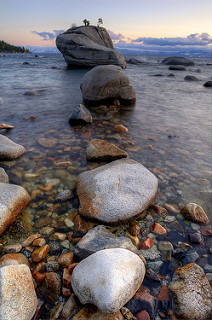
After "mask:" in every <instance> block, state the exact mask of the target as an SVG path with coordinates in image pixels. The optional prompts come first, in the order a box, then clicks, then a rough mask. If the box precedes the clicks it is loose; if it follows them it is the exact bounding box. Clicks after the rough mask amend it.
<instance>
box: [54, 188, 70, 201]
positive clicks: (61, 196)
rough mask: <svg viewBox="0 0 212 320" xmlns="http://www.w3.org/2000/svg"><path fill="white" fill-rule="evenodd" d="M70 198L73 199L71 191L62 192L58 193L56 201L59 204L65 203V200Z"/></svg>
mask: <svg viewBox="0 0 212 320" xmlns="http://www.w3.org/2000/svg"><path fill="white" fill-rule="evenodd" d="M71 198H73V193H72V191H71V190H64V191H62V192H60V193H59V194H58V195H57V197H56V199H55V200H56V201H60V202H65V201H67V200H70V199H71Z"/></svg>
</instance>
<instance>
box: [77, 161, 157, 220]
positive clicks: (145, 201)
mask: <svg viewBox="0 0 212 320" xmlns="http://www.w3.org/2000/svg"><path fill="white" fill-rule="evenodd" d="M157 186H158V180H157V178H156V177H155V175H154V174H152V173H151V172H150V171H149V170H148V169H146V168H145V167H144V166H142V164H140V163H139V162H136V161H134V160H131V159H121V160H116V161H113V162H112V163H109V164H106V165H104V166H101V167H99V168H96V169H93V170H89V171H85V172H82V173H81V174H80V175H79V177H78V180H77V194H78V196H79V200H80V208H79V212H80V214H82V215H83V216H86V217H90V218H93V219H97V220H99V221H103V222H107V223H117V222H120V221H125V220H129V219H131V218H132V217H134V216H137V215H138V214H140V213H141V212H142V211H144V210H145V209H146V208H147V207H148V206H149V204H150V203H151V202H152V201H153V200H154V198H155V196H156V192H157Z"/></svg>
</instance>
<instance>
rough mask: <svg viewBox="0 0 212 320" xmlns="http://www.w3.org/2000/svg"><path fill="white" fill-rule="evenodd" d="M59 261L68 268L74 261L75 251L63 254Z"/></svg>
mask: <svg viewBox="0 0 212 320" xmlns="http://www.w3.org/2000/svg"><path fill="white" fill-rule="evenodd" d="M58 263H59V264H60V265H61V267H63V268H68V267H69V266H70V265H71V264H72V263H74V254H73V252H68V253H64V254H62V255H61V256H60V257H59V258H58Z"/></svg>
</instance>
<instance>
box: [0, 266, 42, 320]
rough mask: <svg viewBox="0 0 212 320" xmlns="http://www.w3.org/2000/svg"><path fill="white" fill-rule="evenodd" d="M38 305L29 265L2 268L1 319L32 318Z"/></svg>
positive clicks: (27, 319)
mask: <svg viewBox="0 0 212 320" xmlns="http://www.w3.org/2000/svg"><path fill="white" fill-rule="evenodd" d="M36 307H37V296H36V293H35V289H34V285H33V281H32V275H31V272H30V269H29V267H28V266H26V265H25V264H20V265H10V266H5V267H2V268H0V319H1V320H31V319H32V317H33V315H34V313H35V310H36Z"/></svg>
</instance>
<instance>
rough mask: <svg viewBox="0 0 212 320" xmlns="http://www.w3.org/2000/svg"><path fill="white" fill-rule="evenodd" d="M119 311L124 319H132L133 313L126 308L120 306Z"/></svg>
mask: <svg viewBox="0 0 212 320" xmlns="http://www.w3.org/2000/svg"><path fill="white" fill-rule="evenodd" d="M120 311H121V314H122V315H123V316H124V319H126V320H133V314H132V313H131V312H130V310H129V309H128V308H126V307H122V308H121V310H120Z"/></svg>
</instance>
